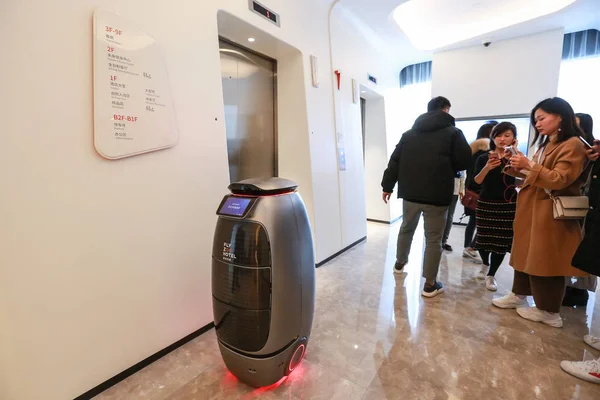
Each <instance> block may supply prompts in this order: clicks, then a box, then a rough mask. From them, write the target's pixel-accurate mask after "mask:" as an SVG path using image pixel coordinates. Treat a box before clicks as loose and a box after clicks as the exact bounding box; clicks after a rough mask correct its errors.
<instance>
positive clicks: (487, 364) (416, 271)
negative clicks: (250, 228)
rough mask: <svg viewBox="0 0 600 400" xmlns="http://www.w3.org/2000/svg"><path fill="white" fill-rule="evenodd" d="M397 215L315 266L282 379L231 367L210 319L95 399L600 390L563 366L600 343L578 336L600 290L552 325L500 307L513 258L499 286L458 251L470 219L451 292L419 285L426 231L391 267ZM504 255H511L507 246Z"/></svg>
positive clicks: (347, 398)
mask: <svg viewBox="0 0 600 400" xmlns="http://www.w3.org/2000/svg"><path fill="white" fill-rule="evenodd" d="M398 228H399V223H398V224H396V225H394V226H392V227H388V226H386V225H380V224H372V223H370V224H369V226H368V234H369V236H368V241H367V242H365V243H363V244H361V245H359V246H357V247H356V248H354V249H352V250H350V251H348V252H346V253H345V254H343V255H342V256H340V257H338V258H337V259H335V260H333V261H332V262H330V263H329V264H326V265H324V266H322V267H321V268H319V269H318V270H317V303H316V312H315V320H314V324H313V331H312V336H311V338H310V341H309V346H308V351H307V355H306V360H305V361H304V362H303V363H302V364H301V365H300V367H298V369H297V370H296V371H294V373H293V374H292V375H291V376H290V377H289V378H288V379H287V380H285V381H283V382H281V383H280V384H279V385H275V386H273V387H270V388H263V389H258V390H253V389H251V388H249V387H247V386H245V385H243V384H241V383H238V382H237V380H236V378H235V377H233V375H231V374H230V373H228V372H227V370H226V369H225V366H224V365H223V362H222V360H221V358H220V355H219V351H218V347H217V343H216V336H215V333H214V330H211V331H209V332H208V333H206V334H204V335H202V336H201V337H199V338H197V339H195V340H194V341H192V342H190V343H188V344H187V345H185V346H183V347H181V348H179V349H178V350H176V351H175V352H173V353H171V354H169V355H167V356H166V357H164V358H162V359H161V360H159V361H157V362H155V363H154V364H152V365H150V366H149V367H147V368H146V369H144V370H142V371H141V372H139V373H137V374H136V375H134V376H132V377H130V378H128V379H127V380H125V381H123V382H121V383H120V384H118V385H117V386H115V387H113V388H111V389H109V390H108V391H107V392H105V393H104V394H102V395H101V396H98V397H96V399H101V400H109V399H110V400H113V399H153V400H159V399H202V400H204V399H254V398H260V399H323V400H326V399H336V400H338V399H339V400H360V399H365V400H382V399H401V398H403V399H419V400H427V399H431V400H434V399H435V400H438V399H439V400H442V399H465V400H466V399H486V400H491V399H506V400H509V399H536V398H538V399H589V400H593V399H596V400H597V399H600V386H598V385H594V384H591V383H587V382H584V381H580V380H577V379H576V378H573V377H571V376H569V375H567V374H566V373H563V372H562V371H561V369H560V367H559V362H560V361H561V360H563V359H569V360H582V359H590V358H593V357H599V356H600V354H599V353H598V352H596V351H594V350H593V349H591V348H590V347H588V346H586V345H585V343H583V340H582V337H583V335H585V334H587V333H590V331H591V333H594V334H596V335H598V334H600V307H599V304H600V300H598V298H597V297H596V296H594V295H591V296H590V301H589V304H588V308H587V310H584V309H567V308H563V310H562V316H563V319H564V328H562V329H555V328H551V327H548V326H546V325H542V324H539V323H533V322H529V321H526V320H524V319H522V318H520V317H519V316H518V315H517V314H516V312H515V311H514V310H500V309H497V308H494V307H493V306H492V305H491V299H492V298H493V297H495V296H500V295H504V294H505V293H507V292H508V291H509V290H510V285H511V282H512V269H511V268H510V267H509V266H508V265H506V261H505V264H504V265H503V266H502V267H501V268H500V271H499V272H498V275H497V279H498V286H499V289H498V292H497V293H496V294H494V293H492V292H489V291H487V290H486V289H485V287H484V285H483V283H482V281H478V280H477V279H476V278H475V277H476V274H477V272H478V270H479V266H478V265H477V264H474V263H471V262H469V261H467V260H465V259H463V258H462V254H461V253H462V245H461V244H462V236H463V233H464V228H462V227H459V226H455V227H454V228H453V230H452V234H451V240H450V244H451V245H452V246H453V247H454V252H453V253H445V254H444V256H443V258H442V267H441V271H440V277H439V278H440V281H441V282H442V283H443V284H444V285H445V289H446V292H445V293H444V294H443V295H441V296H438V297H436V298H434V299H424V298H422V297H421V295H420V291H421V288H422V283H421V279H420V259H419V255H420V254H421V252H422V247H423V242H422V240H417V238H419V237H420V236H419V235H421V234H422V233H421V232H422V225H421V226H420V228H419V230H418V231H417V234H416V235H415V240H414V242H413V248H412V252H411V260H410V263H409V265H408V266H407V268H406V272H407V273H405V274H403V275H399V276H395V275H394V274H393V271H392V269H393V264H394V261H395V242H396V235H397V232H398ZM507 259H508V257H507Z"/></svg>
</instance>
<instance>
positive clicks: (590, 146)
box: [577, 136, 594, 149]
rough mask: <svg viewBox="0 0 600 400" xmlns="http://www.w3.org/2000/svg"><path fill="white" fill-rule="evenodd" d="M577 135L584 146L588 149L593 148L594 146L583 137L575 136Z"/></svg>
mask: <svg viewBox="0 0 600 400" xmlns="http://www.w3.org/2000/svg"><path fill="white" fill-rule="evenodd" d="M577 137H578V138H579V140H581V143H583V144H584V145H585V147H587V148H588V149H593V148H594V147H593V146H592V145H591V144H589V143H588V142H587V140H585V139H584V138H582V137H581V136H577Z"/></svg>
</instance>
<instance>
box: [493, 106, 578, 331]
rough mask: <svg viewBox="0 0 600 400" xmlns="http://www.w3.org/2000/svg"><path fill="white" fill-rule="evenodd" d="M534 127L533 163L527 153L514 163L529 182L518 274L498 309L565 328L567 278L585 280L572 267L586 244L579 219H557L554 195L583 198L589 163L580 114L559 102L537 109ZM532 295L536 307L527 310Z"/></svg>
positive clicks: (515, 259) (520, 210) (521, 202)
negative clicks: (536, 146)
mask: <svg viewBox="0 0 600 400" xmlns="http://www.w3.org/2000/svg"><path fill="white" fill-rule="evenodd" d="M531 122H532V125H534V126H535V132H536V133H535V138H534V144H538V143H539V149H538V151H537V152H536V153H535V155H534V156H533V158H532V160H529V159H527V158H526V157H525V156H524V155H523V154H518V155H516V156H513V157H512V158H511V166H512V170H509V171H508V172H509V173H510V174H511V175H515V176H518V177H521V178H523V179H524V183H523V187H522V189H521V191H520V192H519V198H518V200H517V213H516V217H515V225H514V241H513V246H512V254H511V259H510V264H511V265H512V266H513V268H514V270H515V272H514V273H515V275H514V281H513V289H512V293H510V294H508V295H507V296H504V297H502V298H499V299H494V300H493V304H494V305H495V306H497V307H500V308H517V313H518V314H519V315H520V316H521V317H523V318H526V319H528V320H531V321H537V322H543V323H545V324H547V325H550V326H553V327H556V328H560V327H562V318H561V317H560V314H559V311H560V306H561V303H562V299H563V296H564V294H565V286H566V278H565V277H567V276H586V273H584V272H583V271H580V270H578V269H576V268H574V267H572V266H571V260H572V259H573V255H574V254H575V251H576V250H577V247H578V246H579V244H580V243H581V239H582V236H581V226H580V222H579V221H577V220H556V219H554V216H553V202H552V200H551V199H550V196H549V195H548V193H547V192H546V190H550V191H552V194H553V195H555V196H579V195H580V194H581V187H582V186H583V184H584V182H583V181H582V180H581V179H580V176H581V174H582V171H583V168H584V164H585V162H586V160H587V158H586V153H585V149H584V146H583V144H582V143H581V142H580V141H579V139H577V136H579V135H580V134H581V131H580V130H579V128H578V127H577V123H576V120H575V113H574V112H573V109H572V108H571V106H570V105H569V103H567V102H566V101H565V100H563V99H561V98H558V97H554V98H551V99H547V100H544V101H542V102H541V103H540V104H538V105H537V106H536V107H535V108H534V109H533V111H532V113H531ZM530 295H533V298H534V300H535V304H536V307H528V305H529V303H528V302H527V296H530Z"/></svg>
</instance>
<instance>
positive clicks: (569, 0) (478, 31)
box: [393, 0, 576, 50]
mask: <svg viewBox="0 0 600 400" xmlns="http://www.w3.org/2000/svg"><path fill="white" fill-rule="evenodd" d="M575 1H576V0H528V1H523V0H504V1H485V2H482V1H481V0H418V1H417V0H410V1H407V2H405V3H402V4H401V5H400V6H398V7H397V8H396V9H395V10H394V13H393V17H394V20H395V21H396V23H397V24H398V26H400V28H401V29H402V30H403V31H404V33H405V34H406V36H408V38H409V39H410V41H411V43H412V44H413V45H414V46H415V47H416V48H418V49H420V50H435V49H438V48H441V47H444V46H448V45H451V44H453V43H458V42H462V41H463V40H467V39H471V38H474V37H477V36H480V35H484V34H486V33H490V32H494V31H497V30H499V29H503V28H506V27H509V26H512V25H517V24H520V23H522V22H525V21H530V20H532V19H535V18H539V17H543V16H544V15H548V14H552V13H554V12H557V11H560V10H562V9H563V8H565V7H567V6H569V5H571V4H573V3H574V2H575Z"/></svg>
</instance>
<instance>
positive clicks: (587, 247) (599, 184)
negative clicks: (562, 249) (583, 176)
mask: <svg viewBox="0 0 600 400" xmlns="http://www.w3.org/2000/svg"><path fill="white" fill-rule="evenodd" d="M590 179H591V185H590V191H589V194H588V196H589V198H590V211H589V212H588V215H587V217H586V219H585V236H584V238H583V241H582V242H581V244H580V245H579V248H578V249H577V252H576V253H575V257H573V263H572V264H573V266H574V267H575V268H578V269H580V270H582V271H585V272H589V273H591V274H593V275H596V276H600V161H596V163H595V164H594V166H593V168H592V175H591V177H590Z"/></svg>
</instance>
